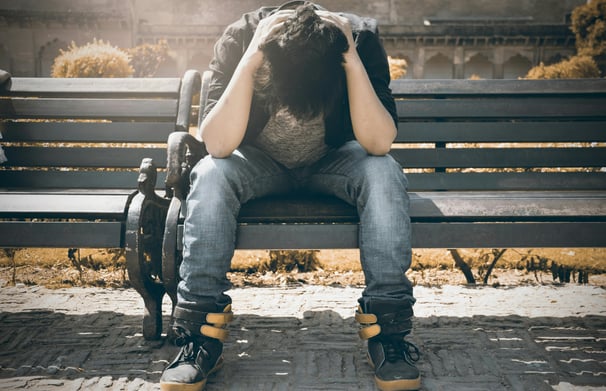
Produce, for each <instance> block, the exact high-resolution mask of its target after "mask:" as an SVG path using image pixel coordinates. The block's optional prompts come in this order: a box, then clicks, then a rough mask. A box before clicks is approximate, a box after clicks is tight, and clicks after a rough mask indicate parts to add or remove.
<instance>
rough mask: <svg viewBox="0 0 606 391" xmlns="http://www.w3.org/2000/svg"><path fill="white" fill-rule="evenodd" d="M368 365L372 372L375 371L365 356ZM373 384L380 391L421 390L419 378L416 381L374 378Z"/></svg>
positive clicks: (368, 357) (370, 361)
mask: <svg viewBox="0 0 606 391" xmlns="http://www.w3.org/2000/svg"><path fill="white" fill-rule="evenodd" d="M366 359H367V360H368V364H370V367H371V368H372V370H373V371H374V370H375V365H374V364H373V362H372V360H371V359H370V355H368V354H367V355H366ZM375 384H376V385H377V388H378V389H379V390H381V391H414V390H418V389H420V388H421V376H419V377H417V378H416V379H400V380H383V379H381V378H379V377H377V376H375Z"/></svg>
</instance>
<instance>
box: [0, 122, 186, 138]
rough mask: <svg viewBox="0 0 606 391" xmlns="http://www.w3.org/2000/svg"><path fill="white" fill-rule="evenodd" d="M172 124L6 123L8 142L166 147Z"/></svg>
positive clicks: (0, 128) (2, 125) (2, 128)
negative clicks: (163, 145) (136, 144)
mask: <svg viewBox="0 0 606 391" xmlns="http://www.w3.org/2000/svg"><path fill="white" fill-rule="evenodd" d="M174 128H175V125H174V124H173V123H171V122H4V123H0V133H1V134H2V137H3V141H7V142H23V141H27V142H45V141H46V142H50V141H53V142H90V143H95V142H119V143H128V142H136V143H166V140H167V138H168V135H169V134H170V133H171V132H172V131H174V130H175V129H174Z"/></svg>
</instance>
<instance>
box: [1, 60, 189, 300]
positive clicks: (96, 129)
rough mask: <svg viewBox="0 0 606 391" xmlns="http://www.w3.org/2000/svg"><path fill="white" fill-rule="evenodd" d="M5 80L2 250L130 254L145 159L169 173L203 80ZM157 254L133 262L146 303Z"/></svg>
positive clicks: (186, 77) (134, 280) (133, 279)
mask: <svg viewBox="0 0 606 391" xmlns="http://www.w3.org/2000/svg"><path fill="white" fill-rule="evenodd" d="M4 75H5V76H4V78H3V79H4V81H3V82H2V83H0V134H1V135H2V140H1V142H2V148H3V150H4V152H5V154H6V158H7V159H8V160H7V161H6V162H5V163H3V164H0V247H57V248H60V247H66V248H124V247H125V246H126V244H127V243H126V241H125V232H126V223H127V210H128V209H129V208H134V209H137V208H139V210H141V209H143V210H144V209H145V206H144V205H143V206H142V205H137V204H136V202H135V201H139V200H140V199H139V198H138V197H137V194H138V191H137V178H138V177H139V176H140V175H141V174H140V173H139V169H138V168H139V165H140V163H141V160H142V159H143V158H145V157H149V158H153V159H154V161H155V162H157V163H158V165H159V166H160V167H162V168H163V167H165V162H166V139H167V137H168V135H169V134H170V133H171V132H174V131H187V130H188V128H189V122H190V113H191V103H192V97H193V95H194V94H197V93H199V90H200V74H199V73H198V72H197V71H188V72H186V74H185V75H184V77H183V78H182V79H181V78H152V79H143V78H120V79H109V78H94V79H53V78H18V77H14V78H9V77H6V73H4ZM144 164H147V161H145V162H144ZM143 171H144V170H143ZM162 177H164V174H162ZM154 186H155V185H154ZM162 187H163V185H162ZM164 202H165V203H166V205H168V203H167V201H166V200H164ZM142 216H144V217H145V214H144V213H143V214H142ZM144 217H142V218H144ZM141 223H143V221H142V222H141ZM158 238H159V239H158V240H159V243H161V238H162V234H161V233H160V236H159V237H158ZM160 254H161V252H160V247H159V246H158V252H157V254H154V261H156V262H157V267H155V266H150V267H149V268H147V269H145V270H144V269H141V268H139V267H138V266H137V265H134V266H133V265H129V275H130V281H131V283H132V285H133V286H134V287H135V288H137V290H139V291H140V292H142V295H144V296H145V295H148V294H149V293H148V292H147V291H146V288H147V287H149V286H153V287H154V288H156V287H157V286H156V285H150V284H149V283H148V280H150V279H156V278H157V277H156V276H157V275H159V273H160V272H159V271H158V270H159V269H160V268H161V267H160V263H161V256H160ZM162 293H163V292H162ZM156 296H157V294H156Z"/></svg>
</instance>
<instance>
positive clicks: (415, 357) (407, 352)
mask: <svg viewBox="0 0 606 391" xmlns="http://www.w3.org/2000/svg"><path fill="white" fill-rule="evenodd" d="M382 343H383V348H384V349H385V358H386V359H387V361H389V362H392V363H393V362H396V361H399V360H404V361H406V362H407V363H409V364H410V365H414V363H416V362H417V361H419V358H420V356H421V352H420V351H419V348H418V347H417V346H416V345H415V344H413V343H412V342H408V341H406V340H405V339H400V338H393V337H392V338H389V339H387V338H386V339H385V340H384V341H382Z"/></svg>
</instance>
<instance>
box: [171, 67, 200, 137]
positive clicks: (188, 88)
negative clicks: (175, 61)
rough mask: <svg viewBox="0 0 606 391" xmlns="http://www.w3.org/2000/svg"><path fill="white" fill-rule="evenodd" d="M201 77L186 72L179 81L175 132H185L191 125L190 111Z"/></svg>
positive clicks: (198, 90)
mask: <svg viewBox="0 0 606 391" xmlns="http://www.w3.org/2000/svg"><path fill="white" fill-rule="evenodd" d="M201 80H202V79H201V76H200V73H199V72H198V71H196V70H192V69H190V70H188V71H186V72H185V74H184V75H183V79H182V80H181V89H180V91H179V107H178V111H177V121H176V124H175V130H178V131H183V132H187V131H189V125H190V123H191V118H192V115H191V109H192V103H193V100H194V98H195V97H196V96H197V94H198V93H199V92H200V88H201Z"/></svg>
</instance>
